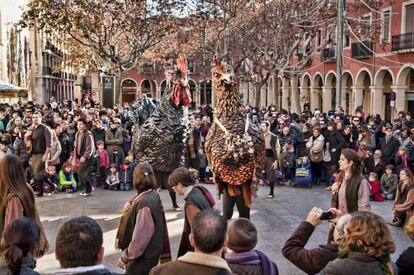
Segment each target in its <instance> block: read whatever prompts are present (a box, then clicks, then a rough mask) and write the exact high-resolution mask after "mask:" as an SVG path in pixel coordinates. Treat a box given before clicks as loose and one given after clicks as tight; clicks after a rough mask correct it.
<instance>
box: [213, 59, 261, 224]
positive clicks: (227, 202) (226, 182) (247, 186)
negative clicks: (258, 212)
mask: <svg viewBox="0 0 414 275" xmlns="http://www.w3.org/2000/svg"><path fill="white" fill-rule="evenodd" d="M211 71H212V75H213V84H214V85H215V89H216V98H217V104H216V108H215V112H214V123H213V125H212V127H211V129H210V130H209V132H208V135H207V137H206V143H205V148H206V155H207V159H208V163H209V166H210V167H211V170H212V172H213V179H214V182H215V184H216V185H217V188H218V192H219V195H221V194H223V213H224V215H225V216H226V218H227V219H231V217H232V215H233V207H234V204H236V205H237V209H238V211H239V215H240V217H244V218H250V207H251V204H252V195H253V193H254V192H255V191H256V188H257V181H256V172H260V171H261V167H262V166H263V164H264V157H265V143H264V138H263V133H262V131H261V130H260V128H258V127H257V126H256V125H254V124H252V123H249V119H248V118H247V114H246V113H245V112H244V111H243V104H242V102H241V99H240V97H239V93H238V91H237V88H236V84H235V82H234V79H233V77H234V75H233V73H232V70H231V68H230V66H229V65H227V64H225V63H221V61H220V60H219V59H218V58H216V57H215V58H214V59H213V64H212V70H211Z"/></svg>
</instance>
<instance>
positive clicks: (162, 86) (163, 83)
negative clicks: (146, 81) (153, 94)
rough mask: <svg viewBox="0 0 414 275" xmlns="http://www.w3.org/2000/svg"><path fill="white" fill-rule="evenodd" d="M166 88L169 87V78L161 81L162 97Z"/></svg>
mask: <svg viewBox="0 0 414 275" xmlns="http://www.w3.org/2000/svg"><path fill="white" fill-rule="evenodd" d="M166 89H167V79H163V80H161V82H160V95H161V97H162V96H163V95H164V93H165V90H166Z"/></svg>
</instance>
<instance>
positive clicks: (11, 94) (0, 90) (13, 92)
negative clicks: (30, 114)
mask: <svg viewBox="0 0 414 275" xmlns="http://www.w3.org/2000/svg"><path fill="white" fill-rule="evenodd" d="M28 95H29V90H28V89H27V88H22V87H19V86H16V85H13V84H11V83H7V82H5V81H2V80H0V98H19V97H28Z"/></svg>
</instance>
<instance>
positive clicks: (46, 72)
mask: <svg viewBox="0 0 414 275" xmlns="http://www.w3.org/2000/svg"><path fill="white" fill-rule="evenodd" d="M42 75H52V67H47V66H43V67H42Z"/></svg>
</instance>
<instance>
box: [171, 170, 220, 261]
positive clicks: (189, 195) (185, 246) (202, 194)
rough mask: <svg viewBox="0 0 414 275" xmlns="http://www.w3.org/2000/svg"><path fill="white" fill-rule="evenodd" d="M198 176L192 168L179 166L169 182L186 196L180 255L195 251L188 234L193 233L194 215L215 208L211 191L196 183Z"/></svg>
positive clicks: (180, 193)
mask: <svg viewBox="0 0 414 275" xmlns="http://www.w3.org/2000/svg"><path fill="white" fill-rule="evenodd" d="M196 178H197V176H196V175H195V174H194V173H192V172H191V171H190V170H188V169H186V168H184V167H179V168H177V169H175V170H174V171H173V172H172V173H171V175H170V177H169V178H168V183H169V184H170V185H171V187H172V188H173V189H174V191H175V192H176V193H178V194H179V195H183V196H184V200H185V205H184V229H183V233H182V235H181V241H180V247H179V249H178V255H177V256H178V257H180V256H183V255H184V254H185V253H187V252H188V251H194V248H193V247H192V246H191V244H190V240H189V239H188V236H189V235H190V234H191V224H192V222H193V219H194V216H195V215H196V214H197V213H198V212H200V211H203V210H205V209H210V208H213V207H214V205H215V202H214V198H213V196H212V195H211V194H210V192H209V191H208V190H207V189H206V188H204V187H202V186H201V185H195V182H196Z"/></svg>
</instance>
